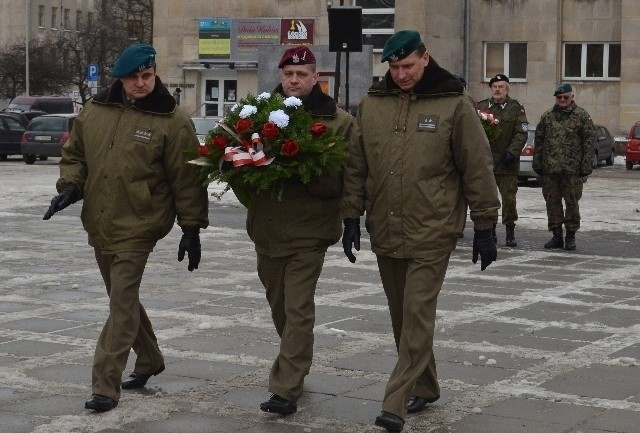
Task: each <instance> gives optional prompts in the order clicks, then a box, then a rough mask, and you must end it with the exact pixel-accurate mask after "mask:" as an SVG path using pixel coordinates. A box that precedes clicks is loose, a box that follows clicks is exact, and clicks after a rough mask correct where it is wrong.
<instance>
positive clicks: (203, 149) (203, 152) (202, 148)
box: [198, 146, 211, 156]
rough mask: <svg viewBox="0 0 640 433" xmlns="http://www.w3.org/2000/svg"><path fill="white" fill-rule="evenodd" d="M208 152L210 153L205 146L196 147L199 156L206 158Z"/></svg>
mask: <svg viewBox="0 0 640 433" xmlns="http://www.w3.org/2000/svg"><path fill="white" fill-rule="evenodd" d="M210 152H211V151H210V150H209V148H208V147H207V146H200V147H198V154H199V155H200V156H208V155H209V153H210Z"/></svg>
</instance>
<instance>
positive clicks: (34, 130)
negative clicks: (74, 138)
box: [21, 114, 77, 164]
mask: <svg viewBox="0 0 640 433" xmlns="http://www.w3.org/2000/svg"><path fill="white" fill-rule="evenodd" d="M76 116H77V115H76V114H45V115H44V116H39V117H36V118H35V119H33V120H32V121H31V122H29V126H27V130H26V131H24V134H23V135H22V145H21V147H22V158H23V159H24V162H25V163H27V164H33V163H34V162H36V159H37V158H40V159H43V158H46V157H49V156H61V153H62V145H63V144H64V143H66V141H67V140H68V139H69V134H70V133H71V128H72V127H73V121H74V119H75V118H76Z"/></svg>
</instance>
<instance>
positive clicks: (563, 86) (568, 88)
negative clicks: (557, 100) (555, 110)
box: [553, 83, 573, 96]
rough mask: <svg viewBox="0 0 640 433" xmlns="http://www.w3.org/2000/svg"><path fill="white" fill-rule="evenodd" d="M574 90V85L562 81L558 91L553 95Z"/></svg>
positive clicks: (557, 88)
mask: <svg viewBox="0 0 640 433" xmlns="http://www.w3.org/2000/svg"><path fill="white" fill-rule="evenodd" d="M570 92H573V87H571V84H569V83H562V84H559V85H558V87H556V91H555V92H553V96H557V95H560V94H561V93H570Z"/></svg>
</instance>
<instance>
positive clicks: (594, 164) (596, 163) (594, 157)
mask: <svg viewBox="0 0 640 433" xmlns="http://www.w3.org/2000/svg"><path fill="white" fill-rule="evenodd" d="M598 161H599V159H598V154H597V153H594V154H593V161H591V167H592V168H598Z"/></svg>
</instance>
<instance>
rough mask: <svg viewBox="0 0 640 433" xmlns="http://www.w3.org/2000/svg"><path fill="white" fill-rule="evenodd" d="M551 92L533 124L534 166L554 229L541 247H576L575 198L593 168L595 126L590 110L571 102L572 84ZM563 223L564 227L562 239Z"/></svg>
mask: <svg viewBox="0 0 640 433" xmlns="http://www.w3.org/2000/svg"><path fill="white" fill-rule="evenodd" d="M554 96H555V97H556V103H555V105H554V106H553V108H552V109H550V110H547V111H546V112H545V113H544V114H543V115H542V117H541V118H540V122H539V123H538V126H537V128H536V138H535V143H536V153H535V155H534V157H533V169H534V170H535V172H536V173H538V174H540V175H542V176H543V183H542V194H543V196H544V200H545V202H546V204H547V219H548V227H549V230H550V231H552V232H553V237H552V238H551V240H550V241H549V242H547V243H546V244H544V247H545V248H562V247H563V246H564V249H565V250H575V249H576V238H575V235H576V231H577V230H578V229H579V228H580V208H579V206H578V201H579V200H580V198H581V197H582V178H583V177H584V176H588V175H589V174H591V171H592V170H593V168H592V166H591V164H592V161H593V152H594V137H595V129H594V127H593V121H592V120H591V116H589V113H587V112H586V111H585V110H584V109H583V108H581V107H578V106H577V105H576V103H575V102H574V100H573V99H574V95H573V88H572V87H571V84H568V83H563V84H560V85H559V86H558V87H557V88H556V91H555V93H554ZM562 199H564V203H565V206H566V210H565V211H564V212H563V209H562ZM562 224H564V226H565V227H566V229H567V234H566V237H565V238H564V242H563V239H562Z"/></svg>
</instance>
